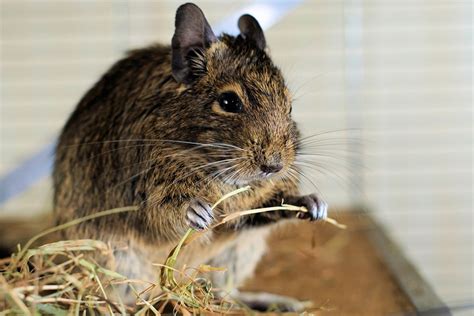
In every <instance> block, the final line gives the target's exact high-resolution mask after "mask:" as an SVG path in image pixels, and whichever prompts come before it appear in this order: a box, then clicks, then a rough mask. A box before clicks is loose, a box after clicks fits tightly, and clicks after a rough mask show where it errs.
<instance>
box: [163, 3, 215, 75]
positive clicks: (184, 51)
mask: <svg viewBox="0 0 474 316" xmlns="http://www.w3.org/2000/svg"><path fill="white" fill-rule="evenodd" d="M215 41H217V38H216V36H215V35H214V32H212V29H211V26H210V25H209V23H208V22H207V20H206V17H205V16H204V13H203V12H202V11H201V9H199V7H198V6H197V5H195V4H193V3H185V4H183V5H182V6H180V7H179V8H178V10H177V11H176V20H175V32H174V35H173V39H172V40H171V49H172V53H171V55H172V60H171V67H172V70H173V77H174V78H175V79H176V80H177V81H178V82H182V83H185V84H189V83H191V82H192V81H193V79H195V76H194V75H193V72H192V69H191V63H190V61H189V59H190V57H192V56H190V55H191V54H190V53H192V52H193V51H194V52H198V51H202V50H204V49H206V48H207V47H209V46H210V45H211V44H212V43H213V42H215ZM194 57H196V56H194Z"/></svg>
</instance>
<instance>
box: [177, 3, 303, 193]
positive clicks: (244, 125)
mask: <svg viewBox="0 0 474 316" xmlns="http://www.w3.org/2000/svg"><path fill="white" fill-rule="evenodd" d="M238 26H239V29H240V35H238V36H236V37H233V36H230V35H226V34H224V35H222V36H220V37H219V38H218V37H216V36H215V35H214V32H213V31H212V29H211V27H210V26H209V23H208V22H207V20H206V18H205V17H204V15H203V13H202V11H201V10H200V9H199V8H198V7H197V6H196V5H194V4H189V3H188V4H185V5H182V6H181V7H180V8H179V9H178V11H177V13H176V31H175V34H174V36H173V40H172V71H173V76H174V78H175V79H176V80H177V81H178V82H181V83H183V84H184V85H185V86H186V87H187V89H186V90H185V92H183V94H182V98H183V100H188V101H189V102H185V103H186V105H185V107H186V109H185V110H186V111H191V112H193V111H194V112H195V113H196V114H195V115H196V120H195V122H196V124H197V125H200V126H193V127H195V128H193V130H194V131H195V134H194V135H193V138H194V140H195V141H197V142H202V143H222V144H223V145H222V147H221V148H218V147H214V148H213V149H214V150H216V149H220V150H217V151H215V152H214V155H211V154H210V152H211V150H209V154H210V155H209V157H210V158H211V160H214V162H215V166H216V168H215V169H217V171H216V175H218V176H219V177H221V179H223V180H224V181H226V182H228V183H234V184H244V183H248V182H250V181H253V180H263V179H265V178H269V177H270V176H274V175H280V176H284V175H287V173H288V170H289V169H290V166H291V165H292V164H293V162H294V160H295V155H296V150H297V148H296V147H297V140H298V131H297V129H296V125H295V123H294V121H293V120H292V119H291V95H290V92H289V90H288V88H287V87H286V85H285V81H284V79H283V76H282V74H281V72H280V70H279V69H278V68H277V67H276V66H275V65H274V64H273V62H272V60H271V59H270V57H269V56H268V54H267V52H266V42H265V37H264V34H263V31H262V29H261V27H260V25H259V24H258V22H257V20H255V18H253V17H252V16H250V15H243V16H241V17H240V19H239V21H238ZM202 109H204V113H203V110H202ZM201 118H202V119H201ZM224 144H227V145H231V146H235V147H231V146H227V145H224ZM237 147H238V148H237ZM219 161H220V162H219Z"/></svg>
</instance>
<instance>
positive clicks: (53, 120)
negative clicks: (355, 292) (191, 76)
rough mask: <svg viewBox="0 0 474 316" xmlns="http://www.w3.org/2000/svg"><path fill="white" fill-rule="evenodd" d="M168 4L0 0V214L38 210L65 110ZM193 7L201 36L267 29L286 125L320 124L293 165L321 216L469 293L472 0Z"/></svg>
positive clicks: (169, 16)
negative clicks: (301, 170) (351, 225)
mask: <svg viewBox="0 0 474 316" xmlns="http://www.w3.org/2000/svg"><path fill="white" fill-rule="evenodd" d="M182 2H183V1H144V0H138V1H131V0H130V1H121V0H116V1H48V0H45V1H16V0H2V1H1V15H0V19H1V63H0V66H1V73H0V78H1V79H0V84H1V99H0V102H1V103H0V111H1V112H0V119H1V121H0V122H1V123H0V124H1V127H0V142H1V148H0V157H1V158H0V185H1V187H0V220H5V219H18V218H22V219H25V220H28V219H29V218H32V217H34V216H36V215H39V214H41V213H44V212H49V211H50V210H51V208H52V206H51V205H52V203H51V197H52V189H51V180H50V177H49V176H48V174H49V172H50V168H51V165H50V163H51V148H52V147H51V144H53V143H54V140H55V137H56V136H57V135H58V133H59V131H60V129H61V127H62V125H63V124H64V123H65V120H66V118H67V117H68V115H69V114H70V113H71V111H72V110H73V108H74V107H75V105H76V103H77V102H78V100H79V99H80V97H81V96H82V95H83V94H84V93H85V91H86V90H87V89H88V88H89V87H90V86H91V85H93V83H94V82H95V81H96V80H97V79H98V78H99V76H100V75H101V74H103V73H104V71H105V70H106V69H107V68H108V67H109V66H110V65H111V64H112V63H113V62H114V61H116V60H117V59H118V58H120V57H121V56H123V54H124V52H125V51H126V50H128V49H131V48H136V47H140V46H144V45H147V44H150V43H153V42H160V43H169V42H170V39H171V36H172V34H173V28H174V14H175V10H176V8H177V7H178V6H179V5H180V4H181V3H182ZM195 2H196V3H197V4H198V5H199V6H200V7H201V8H202V9H203V11H204V12H205V14H206V16H207V17H208V20H209V21H210V23H211V25H212V26H213V28H214V29H215V31H216V32H217V31H227V32H230V33H236V25H235V24H236V21H237V18H236V17H235V15H240V13H242V11H246V12H251V13H252V14H254V15H255V16H256V17H257V19H258V20H259V21H260V22H261V24H262V26H263V27H265V28H267V30H266V38H267V43H268V45H269V47H270V51H271V55H272V56H273V58H274V61H275V62H276V63H277V64H278V65H279V66H281V68H282V70H283V72H284V73H285V75H286V78H287V80H288V82H289V85H290V87H291V89H292V91H293V92H294V94H295V97H296V100H295V104H294V110H293V113H294V118H295V120H296V121H297V122H299V124H300V127H301V128H302V130H303V131H304V134H305V135H311V134H315V133H326V132H327V133H326V134H323V135H322V136H321V140H323V144H325V145H327V146H326V147H325V148H324V149H323V150H324V151H325V152H326V153H328V155H329V156H330V157H326V158H327V159H325V162H324V169H322V171H323V172H319V173H318V172H314V170H307V171H306V174H308V175H310V177H311V179H312V182H314V183H315V184H316V185H317V186H318V189H319V190H320V191H321V192H322V194H323V196H324V197H325V199H326V200H327V201H328V202H329V204H330V205H331V206H332V207H333V208H332V210H331V209H330V212H336V211H337V210H338V209H340V208H351V207H354V206H361V205H362V206H363V208H364V209H365V210H368V211H370V212H372V213H373V214H374V216H375V217H376V218H377V219H379V220H380V221H381V222H382V223H383V225H384V226H385V227H386V229H387V231H388V233H389V235H390V236H391V237H392V238H393V239H394V240H395V241H396V242H397V243H398V244H399V245H400V246H401V247H402V249H403V251H404V252H405V253H406V254H407V256H408V258H409V259H410V260H411V261H412V262H413V263H414V264H415V265H416V267H417V268H418V269H419V270H420V272H421V274H422V275H423V277H425V278H426V279H427V280H428V281H429V282H430V284H431V285H432V286H433V287H434V289H435V290H436V292H437V293H438V294H439V295H440V296H441V298H442V299H443V300H444V301H445V302H447V303H448V304H450V303H455V302H459V301H464V302H465V301H466V300H472V298H473V273H474V272H473V266H474V264H473V261H474V260H473V236H474V234H473V218H472V214H473V209H472V196H473V191H472V176H473V173H472V170H473V169H472V162H473V160H472V150H473V126H472V125H473V116H472V115H473V112H472V109H473V106H472V92H473V87H472V71H473V68H472V49H473V45H472V44H473V43H472V35H473V25H472V24H473V16H472V14H473V11H472V9H473V8H472V5H473V4H472V1H468V0H466V1H461V0H430V1H415V0H414V1H408V0H401V1H396V0H353V1H349V0H347V1H343V0H326V1H323V0H306V1H297V0H291V1H241V0H240V1H195ZM25 162H26V164H25ZM304 190H308V191H309V190H313V191H314V189H313V187H312V184H311V183H309V181H307V183H305V188H304ZM0 235H1V233H0Z"/></svg>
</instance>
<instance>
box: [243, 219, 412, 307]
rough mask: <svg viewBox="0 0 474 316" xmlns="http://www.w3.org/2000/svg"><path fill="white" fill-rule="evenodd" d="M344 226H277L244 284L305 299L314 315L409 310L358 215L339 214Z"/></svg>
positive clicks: (251, 288) (315, 224) (249, 288)
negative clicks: (265, 252)
mask: <svg viewBox="0 0 474 316" xmlns="http://www.w3.org/2000/svg"><path fill="white" fill-rule="evenodd" d="M336 219H337V220H338V221H339V222H341V223H344V224H346V225H347V226H348V228H347V229H346V230H341V229H338V228H336V227H334V226H332V225H330V224H328V223H298V224H294V225H291V226H289V227H285V228H284V229H280V230H277V231H276V232H275V234H274V235H273V236H272V238H271V240H270V247H269V248H270V252H269V253H268V255H267V256H266V257H265V258H264V259H263V261H262V262H261V263H260V265H259V267H258V269H257V277H256V278H255V279H253V280H252V281H251V282H249V283H248V285H247V286H246V288H245V289H247V290H253V291H268V292H273V293H277V294H283V295H288V296H292V297H295V298H298V299H301V300H311V301H313V302H314V303H315V306H316V307H319V308H320V309H319V310H316V311H315V314H316V315H390V314H394V313H395V314H399V313H401V312H407V311H413V307H412V305H411V304H410V302H409V301H408V299H407V297H406V296H405V294H404V293H403V292H402V291H401V289H400V288H399V286H398V284H397V283H396V281H395V279H394V278H393V277H392V275H391V274H390V273H389V271H388V270H387V268H386V266H385V264H384V263H383V261H382V260H381V259H380V258H379V257H378V255H377V254H376V251H375V249H374V248H373V246H372V245H371V243H370V241H369V239H368V238H367V234H366V233H367V231H368V230H369V229H370V225H371V224H370V222H368V221H367V220H366V219H365V218H364V216H362V215H359V214H355V215H351V214H347V213H346V214H341V215H340V216H338V217H336Z"/></svg>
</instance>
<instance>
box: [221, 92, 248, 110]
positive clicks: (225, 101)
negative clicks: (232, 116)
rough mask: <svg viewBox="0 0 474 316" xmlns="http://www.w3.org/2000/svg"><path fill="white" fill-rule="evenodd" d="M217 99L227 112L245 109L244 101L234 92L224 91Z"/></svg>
mask: <svg viewBox="0 0 474 316" xmlns="http://www.w3.org/2000/svg"><path fill="white" fill-rule="evenodd" d="M217 101H218V102H219V105H220V107H221V108H222V109H223V110H224V111H226V112H231V113H239V112H242V110H243V109H244V106H243V104H242V101H240V98H239V96H238V95H237V94H235V93H234V92H224V93H222V94H221V95H220V96H219V98H217Z"/></svg>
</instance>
